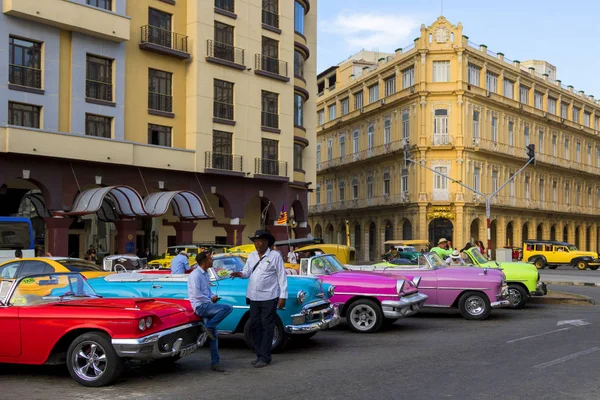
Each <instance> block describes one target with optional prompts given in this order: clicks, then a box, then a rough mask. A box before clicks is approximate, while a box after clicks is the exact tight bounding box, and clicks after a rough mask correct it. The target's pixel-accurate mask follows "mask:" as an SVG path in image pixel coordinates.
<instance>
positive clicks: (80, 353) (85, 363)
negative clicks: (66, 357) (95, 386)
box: [73, 341, 107, 381]
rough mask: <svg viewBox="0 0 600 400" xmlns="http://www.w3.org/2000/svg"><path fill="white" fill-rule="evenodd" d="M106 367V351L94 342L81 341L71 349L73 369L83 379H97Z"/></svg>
mask: <svg viewBox="0 0 600 400" xmlns="http://www.w3.org/2000/svg"><path fill="white" fill-rule="evenodd" d="M106 367H107V360H106V351H104V348H103V347H102V346H100V345H99V344H98V343H96V342H91V341H85V342H81V343H80V344H79V345H78V346H77V347H76V348H75V350H74V351H73V369H74V370H75V374H77V376H78V377H79V378H81V379H83V380H84V381H95V380H97V379H99V378H100V377H101V376H102V375H104V372H105V371H106Z"/></svg>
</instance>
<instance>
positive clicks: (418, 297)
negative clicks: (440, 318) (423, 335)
mask: <svg viewBox="0 0 600 400" xmlns="http://www.w3.org/2000/svg"><path fill="white" fill-rule="evenodd" d="M292 271H294V270H288V272H289V273H292ZM294 272H295V271H294ZM300 275H308V276H311V275H312V276H317V277H319V279H321V280H322V281H323V283H325V284H328V285H333V286H335V294H334V295H333V297H331V299H329V300H330V301H331V302H332V303H334V304H335V305H337V306H339V308H340V310H341V314H342V316H345V317H346V320H347V322H348V325H349V326H350V329H351V330H353V331H355V332H363V333H371V332H376V331H377V330H379V328H381V326H382V325H383V324H384V323H386V324H392V323H394V322H395V321H396V320H398V319H399V318H403V317H408V316H410V315H413V314H415V313H417V312H418V311H419V310H420V309H421V307H422V306H423V304H425V301H426V300H427V296H426V295H425V294H423V293H419V290H418V288H417V285H415V284H414V283H413V282H412V281H411V280H408V279H405V278H402V277H400V276H393V277H392V276H391V275H390V276H388V275H381V274H378V273H373V272H358V271H356V272H355V271H350V270H348V269H347V268H345V267H344V266H343V265H342V263H340V261H339V260H338V259H337V258H335V256H334V255H330V254H325V255H318V256H315V257H311V258H303V259H302V260H301V261H300Z"/></svg>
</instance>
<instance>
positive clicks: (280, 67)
mask: <svg viewBox="0 0 600 400" xmlns="http://www.w3.org/2000/svg"><path fill="white" fill-rule="evenodd" d="M254 68H255V69H256V70H257V71H265V72H270V73H272V74H275V75H280V76H285V77H287V76H288V63H287V61H283V60H278V59H276V58H271V57H267V56H264V55H262V54H257V55H256V63H255V66H254Z"/></svg>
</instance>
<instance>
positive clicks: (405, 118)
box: [402, 110, 410, 139]
mask: <svg viewBox="0 0 600 400" xmlns="http://www.w3.org/2000/svg"><path fill="white" fill-rule="evenodd" d="M409 116H410V115H409V113H408V110H405V111H404V112H402V139H408V138H409V137H410V120H409Z"/></svg>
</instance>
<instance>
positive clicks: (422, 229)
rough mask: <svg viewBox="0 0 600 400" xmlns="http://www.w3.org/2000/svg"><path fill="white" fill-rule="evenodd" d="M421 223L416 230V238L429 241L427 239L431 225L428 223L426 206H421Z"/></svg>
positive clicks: (419, 216)
mask: <svg viewBox="0 0 600 400" xmlns="http://www.w3.org/2000/svg"><path fill="white" fill-rule="evenodd" d="M418 218H419V223H418V224H416V226H415V228H416V230H417V231H416V232H415V236H416V237H417V238H418V239H419V240H429V238H428V237H427V236H428V235H429V229H428V228H429V224H428V223H427V222H428V221H427V205H426V204H419V215H418ZM431 246H432V247H433V246H435V245H434V244H433V243H432V244H431Z"/></svg>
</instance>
